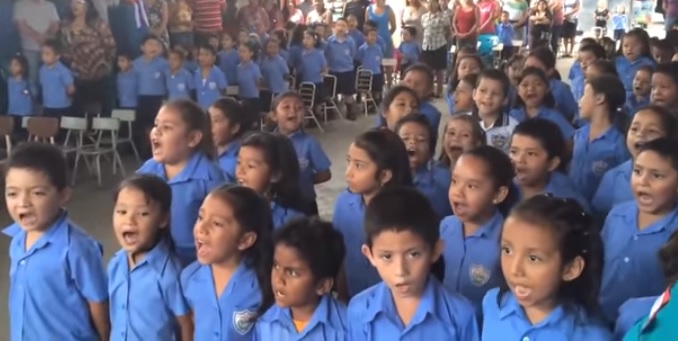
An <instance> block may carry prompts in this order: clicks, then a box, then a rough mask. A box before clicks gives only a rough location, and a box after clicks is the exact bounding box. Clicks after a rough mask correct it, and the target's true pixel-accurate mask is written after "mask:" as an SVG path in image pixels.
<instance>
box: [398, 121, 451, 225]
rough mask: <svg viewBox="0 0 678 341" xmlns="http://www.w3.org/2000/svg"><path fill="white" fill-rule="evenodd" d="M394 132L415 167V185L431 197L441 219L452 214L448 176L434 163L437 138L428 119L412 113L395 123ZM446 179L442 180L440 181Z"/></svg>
mask: <svg viewBox="0 0 678 341" xmlns="http://www.w3.org/2000/svg"><path fill="white" fill-rule="evenodd" d="M394 132H395V133H396V134H398V136H400V139H402V140H403V143H404V144H405V149H406V150H407V155H408V156H409V161H410V170H411V171H412V180H413V182H414V187H416V188H417V189H418V190H419V191H420V192H421V193H422V194H424V196H425V197H426V198H427V199H428V200H429V202H430V203H431V206H432V207H433V210H434V211H435V212H436V214H437V216H438V219H439V220H442V219H443V218H444V217H446V216H448V215H450V214H452V210H451V208H450V202H449V200H447V192H448V188H449V185H450V183H449V177H448V178H447V179H444V178H445V176H444V175H442V174H446V171H445V170H444V169H441V168H439V167H435V166H434V164H433V154H434V153H435V141H434V140H433V136H434V135H433V132H432V131H431V127H430V126H429V124H428V120H427V119H426V117H425V116H424V115H422V114H409V115H407V116H405V117H403V118H401V119H400V120H398V123H396V126H395V129H394ZM440 179H443V181H439V180H440Z"/></svg>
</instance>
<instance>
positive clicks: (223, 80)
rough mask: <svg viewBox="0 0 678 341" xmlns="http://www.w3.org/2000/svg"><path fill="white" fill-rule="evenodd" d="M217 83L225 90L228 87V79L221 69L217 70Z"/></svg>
mask: <svg viewBox="0 0 678 341" xmlns="http://www.w3.org/2000/svg"><path fill="white" fill-rule="evenodd" d="M217 83H218V84H217V85H219V89H220V90H225V89H226V88H227V87H228V82H227V81H226V75H225V74H224V73H223V72H221V71H219V72H217Z"/></svg>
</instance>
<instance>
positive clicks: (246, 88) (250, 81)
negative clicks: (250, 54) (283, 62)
mask: <svg viewBox="0 0 678 341" xmlns="http://www.w3.org/2000/svg"><path fill="white" fill-rule="evenodd" d="M237 73H238V88H239V93H238V95H239V96H240V98H250V99H258V98H259V82H260V81H261V80H262V75H261V69H259V65H257V63H255V62H253V61H249V62H240V64H238V70H237Z"/></svg>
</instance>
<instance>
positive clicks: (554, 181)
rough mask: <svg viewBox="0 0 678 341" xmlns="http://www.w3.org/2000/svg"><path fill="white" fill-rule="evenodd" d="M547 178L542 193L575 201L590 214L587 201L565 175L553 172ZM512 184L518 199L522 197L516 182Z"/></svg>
mask: <svg viewBox="0 0 678 341" xmlns="http://www.w3.org/2000/svg"><path fill="white" fill-rule="evenodd" d="M548 177H549V179H548V181H547V182H546V187H544V190H543V191H542V193H550V194H552V195H553V196H554V197H556V198H571V199H574V200H576V201H577V203H579V205H581V207H582V208H583V209H584V211H586V212H589V213H590V212H591V205H590V204H589V202H588V200H586V198H584V196H583V195H581V194H580V193H579V192H578V191H577V190H576V189H575V186H574V184H573V183H572V180H571V179H570V178H569V177H568V176H567V175H565V174H563V173H561V172H559V171H553V172H551V173H550V174H549V175H548ZM514 183H515V184H516V188H517V190H518V192H519V193H518V195H519V197H522V193H520V186H519V184H518V182H517V181H514Z"/></svg>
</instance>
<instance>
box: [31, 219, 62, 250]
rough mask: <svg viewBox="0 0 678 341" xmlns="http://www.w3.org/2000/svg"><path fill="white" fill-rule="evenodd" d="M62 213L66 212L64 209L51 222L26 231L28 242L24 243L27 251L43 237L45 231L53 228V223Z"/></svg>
mask: <svg viewBox="0 0 678 341" xmlns="http://www.w3.org/2000/svg"><path fill="white" fill-rule="evenodd" d="M62 214H64V213H63V211H62V210H59V213H58V214H57V215H56V216H55V217H54V218H53V219H51V220H50V222H49V223H48V224H47V225H45V226H44V227H42V228H38V229H35V230H30V231H26V242H25V244H24V247H25V250H26V251H28V250H30V249H31V247H32V246H33V244H35V242H37V241H38V240H40V238H42V236H44V235H45V233H47V231H49V229H50V228H52V225H54V224H55V223H56V222H57V220H59V218H61V215H62Z"/></svg>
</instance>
